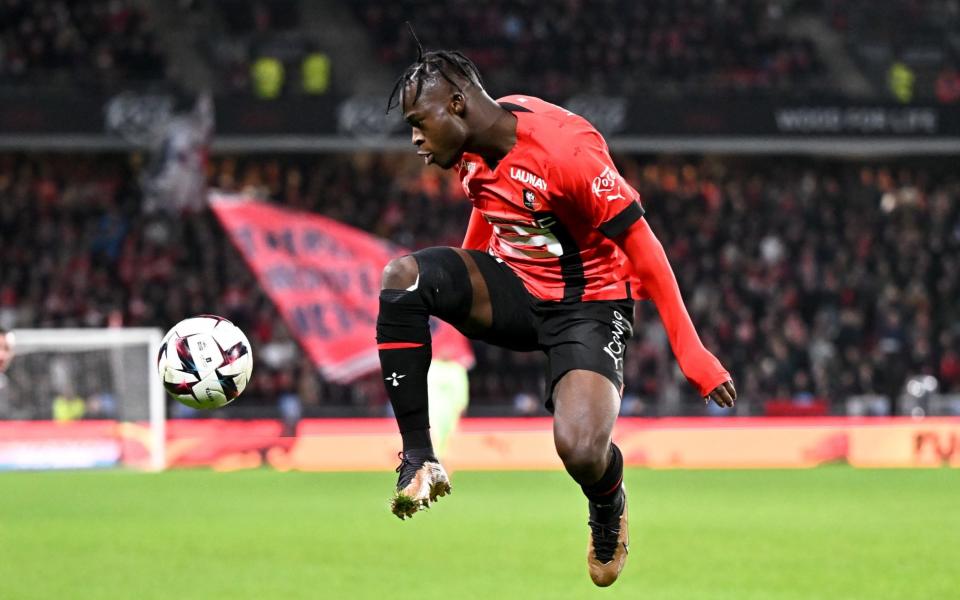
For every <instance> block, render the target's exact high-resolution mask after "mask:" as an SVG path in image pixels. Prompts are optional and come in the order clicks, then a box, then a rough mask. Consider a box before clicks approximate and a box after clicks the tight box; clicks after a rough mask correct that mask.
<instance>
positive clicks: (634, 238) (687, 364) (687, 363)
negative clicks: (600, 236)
mask: <svg viewBox="0 0 960 600" xmlns="http://www.w3.org/2000/svg"><path fill="white" fill-rule="evenodd" d="M614 241H615V242H616V243H617V245H618V246H620V248H622V249H623V251H624V253H625V254H626V255H627V258H628V259H629V260H630V263H631V264H632V265H633V269H634V273H636V275H637V277H638V278H639V279H640V281H641V282H642V283H643V286H644V289H645V290H646V291H647V292H648V293H649V294H650V297H651V298H652V299H653V302H654V303H655V304H656V306H657V311H658V312H659V313H660V320H661V321H663V326H664V328H665V329H666V331H667V336H668V337H669V338H670V346H671V347H672V348H673V353H674V355H675V356H676V357H677V362H678V363H680V369H681V370H682V371H683V374H684V375H685V376H686V377H687V379H688V380H689V381H690V383H692V384H693V385H694V386H695V387H696V388H697V390H698V391H699V392H700V395H701V397H703V398H705V399H710V400H713V401H714V402H716V403H717V404H718V405H719V406H725V407H730V406H733V404H734V401H735V400H736V399H737V391H736V389H735V388H734V386H733V381H732V380H731V378H730V373H728V372H727V370H726V369H724V368H723V365H722V364H720V361H719V360H717V357H715V356H714V355H713V354H711V353H710V351H709V350H707V349H706V348H705V347H704V346H703V343H702V342H701V341H700V336H699V335H697V330H696V328H694V326H693V321H691V320H690V314H689V313H688V312H687V308H686V306H684V304H683V297H682V296H681V295H680V287H679V286H678V285H677V278H676V277H675V276H674V274H673V269H671V268H670V262H669V261H668V260H667V254H666V252H664V250H663V245H662V244H660V240H658V239H657V237H656V236H655V235H654V234H653V231H652V230H651V229H650V225H649V224H648V223H647V221H646V219H643V218H640V219H638V220H637V221H636V222H635V223H634V224H633V225H631V226H630V227H629V228H628V229H627V230H626V231H625V232H623V233H622V234H620V235H619V236H617V237H616V238H615V239H614Z"/></svg>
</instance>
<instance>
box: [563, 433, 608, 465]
mask: <svg viewBox="0 0 960 600" xmlns="http://www.w3.org/2000/svg"><path fill="white" fill-rule="evenodd" d="M554 437H555V439H554V442H555V444H556V448H557V455H559V456H560V460H561V461H563V466H564V467H566V469H567V471H569V472H570V473H573V474H575V475H577V474H580V475H590V474H594V473H599V474H602V473H603V469H604V467H605V466H606V465H605V461H606V459H607V455H608V452H609V448H610V441H609V439H607V438H606V437H605V436H595V435H591V434H589V433H585V432H584V433H576V432H573V431H570V432H567V433H563V432H561V431H558V432H556V434H555V436H554Z"/></svg>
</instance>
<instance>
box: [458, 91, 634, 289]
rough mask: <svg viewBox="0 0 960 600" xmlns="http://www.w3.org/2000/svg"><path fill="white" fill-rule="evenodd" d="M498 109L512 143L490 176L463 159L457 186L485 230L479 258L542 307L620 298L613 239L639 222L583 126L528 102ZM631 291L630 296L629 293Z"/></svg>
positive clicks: (619, 257)
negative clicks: (504, 114)
mask: <svg viewBox="0 0 960 600" xmlns="http://www.w3.org/2000/svg"><path fill="white" fill-rule="evenodd" d="M498 102H499V104H500V105H501V106H502V107H504V108H506V109H507V110H509V111H511V112H513V113H514V114H515V115H516V117H517V143H516V144H515V145H514V147H513V148H512V149H511V150H510V152H508V153H507V155H506V156H504V157H503V159H502V160H501V161H500V162H499V163H498V164H497V165H496V167H495V168H494V169H490V168H489V166H487V165H486V163H485V162H484V161H483V159H482V158H481V157H480V156H478V155H475V154H470V153H465V154H464V155H463V161H462V162H461V164H460V167H459V174H460V180H461V183H462V184H463V189H464V191H465V192H466V194H467V196H468V197H469V198H470V201H471V202H472V203H473V206H474V208H475V209H476V210H477V211H478V212H479V213H480V214H482V215H483V218H484V219H486V221H487V222H488V223H490V224H491V225H492V226H493V235H492V236H491V238H490V242H489V246H488V247H487V251H488V252H489V253H490V254H492V255H494V256H496V257H497V258H499V259H501V260H502V261H503V262H505V263H506V264H507V265H508V266H510V268H512V269H513V271H514V272H516V274H517V275H518V276H519V277H520V279H521V280H522V281H523V283H524V285H525V286H526V287H527V289H528V290H529V291H530V293H531V294H533V295H534V296H536V297H537V298H540V299H541V300H550V301H560V300H566V301H578V300H620V299H624V298H630V297H632V296H633V297H636V295H637V294H636V293H634V294H631V290H630V279H631V266H630V264H629V262H628V260H627V257H626V256H625V255H624V253H623V252H622V251H621V250H620V248H619V247H618V246H617V245H616V244H615V243H614V242H613V241H612V238H614V237H616V236H618V235H620V234H621V233H623V232H624V231H626V230H627V229H628V228H629V227H630V226H631V225H632V224H633V223H634V222H636V221H637V220H638V219H639V218H640V217H642V216H643V208H641V206H640V201H639V200H640V196H639V194H638V193H637V191H636V190H634V189H633V188H632V187H630V185H629V184H628V183H627V182H626V181H624V179H623V178H622V177H621V176H620V174H619V173H618V172H617V168H616V167H615V166H614V164H613V161H612V160H611V158H610V153H609V151H608V149H607V144H606V142H605V141H604V139H603V136H601V135H600V133H599V132H598V131H597V130H596V129H594V127H593V126H592V125H591V124H590V123H589V122H587V120H586V119H584V118H582V117H580V116H578V115H575V114H573V113H571V112H570V111H567V110H565V109H563V108H561V107H559V106H556V105H553V104H550V103H548V102H545V101H543V100H540V99H538V98H532V97H530V96H505V97H503V98H501V99H499V100H498ZM635 292H636V290H635Z"/></svg>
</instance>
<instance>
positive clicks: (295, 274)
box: [211, 198, 473, 383]
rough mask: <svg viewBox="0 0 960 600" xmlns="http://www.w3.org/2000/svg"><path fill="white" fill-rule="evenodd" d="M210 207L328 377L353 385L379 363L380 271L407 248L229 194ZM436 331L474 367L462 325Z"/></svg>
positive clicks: (438, 344) (440, 344)
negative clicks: (378, 315)
mask: <svg viewBox="0 0 960 600" xmlns="http://www.w3.org/2000/svg"><path fill="white" fill-rule="evenodd" d="M211 204H212V207H213V211H214V213H215V214H216V215H217V217H218V218H219V219H220V222H221V223H222V224H223V226H224V228H225V229H226V230H227V232H228V233H229V234H230V238H231V239H232V240H233V242H234V244H236V246H237V247H238V248H239V249H240V252H241V253H242V254H243V257H244V259H245V260H246V261H247V264H249V265H250V268H251V269H252V270H253V272H254V274H256V276H257V278H258V279H259V280H260V284H261V285H262V286H263V289H264V290H265V291H266V292H267V294H268V295H269V296H270V298H271V299H272V300H273V302H274V304H275V305H276V306H277V308H278V309H279V311H280V314H281V315H282V316H283V318H284V320H285V321H286V322H287V325H288V326H289V327H290V331H291V332H292V333H293V335H295V336H297V339H298V340H299V341H300V344H301V345H302V346H303V348H304V350H305V351H306V352H307V354H308V355H309V356H310V358H311V359H312V360H313V362H314V364H316V365H317V367H318V368H319V369H320V370H321V371H322V372H323V375H324V377H326V378H327V379H329V380H331V381H336V382H340V383H348V382H350V381H353V380H354V379H356V378H358V377H361V376H363V375H365V374H367V373H370V372H372V371H375V370H376V369H377V368H378V367H379V365H380V361H379V358H378V356H377V346H376V322H377V310H378V298H379V294H380V275H381V272H382V271H383V267H384V266H385V265H386V264H387V262H388V261H390V259H392V258H395V257H397V256H401V255H403V254H404V253H405V252H406V251H405V250H404V249H403V248H400V247H397V246H394V245H392V244H389V243H388V242H386V241H384V240H381V239H379V238H377V237H374V236H372V235H370V234H368V233H365V232H363V231H361V230H359V229H355V228H353V227H349V226H347V225H344V224H342V223H339V222H337V221H334V220H333V219H328V218H326V217H321V216H317V215H314V214H311V213H306V212H300V211H294V210H287V209H284V208H280V207H277V206H274V205H270V204H264V203H261V202H253V201H240V200H232V199H224V198H214V201H213V202H212V203H211ZM431 330H432V333H433V350H434V354H435V355H438V356H440V355H442V356H444V357H448V358H450V359H452V360H457V361H460V362H462V363H464V364H467V365H471V366H472V364H473V351H472V350H471V349H470V344H469V343H468V342H467V340H466V338H464V337H463V336H462V335H460V333H459V332H458V331H457V330H456V329H454V328H453V327H451V326H450V325H447V324H446V323H441V322H440V321H436V320H434V321H432V322H431Z"/></svg>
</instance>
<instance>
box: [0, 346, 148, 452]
mask: <svg viewBox="0 0 960 600" xmlns="http://www.w3.org/2000/svg"><path fill="white" fill-rule="evenodd" d="M13 333H14V336H15V351H16V355H15V357H14V359H13V362H12V363H11V364H10V367H9V369H8V371H7V373H6V383H5V385H4V386H3V387H4V388H5V389H2V390H0V392H2V393H0V396H4V397H5V399H3V400H2V401H0V425H6V426H7V427H8V430H9V431H12V432H13V437H14V438H20V437H22V438H23V439H22V440H21V441H22V442H23V445H22V446H21V448H20V450H19V454H18V453H17V452H18V451H17V449H16V446H15V444H16V442H11V441H10V439H9V438H10V437H11V436H10V435H8V436H5V437H7V438H8V439H7V440H5V444H6V446H5V447H8V446H9V447H13V448H14V449H13V450H10V448H7V450H9V451H10V452H11V453H12V455H13V457H14V458H12V459H10V460H9V461H7V462H11V463H12V466H9V465H7V466H6V467H5V468H45V467H46V468H70V467H84V466H87V467H89V466H109V465H110V464H111V463H112V464H115V465H119V464H123V465H127V466H134V467H137V468H144V469H147V470H151V471H160V470H163V469H164V467H165V457H166V398H165V396H166V394H165V393H164V391H163V388H162V384H161V382H160V376H159V374H158V373H157V369H156V361H157V355H158V353H159V350H160V341H161V339H162V336H163V333H162V332H161V331H160V330H159V329H153V328H105V329H96V328H90V329H80V328H77V329H15V330H14V331H13ZM50 420H55V421H58V422H67V421H77V422H79V423H81V424H86V425H87V426H88V427H87V429H91V428H98V425H97V423H100V424H101V425H102V427H100V428H99V429H102V430H103V431H106V432H112V434H113V435H114V436H115V438H114V442H113V444H114V445H113V446H110V445H109V437H107V438H106V441H104V442H101V443H100V445H97V444H96V443H95V442H92V441H90V440H89V439H84V440H81V441H77V440H73V441H70V442H64V441H63V440H60V438H59V437H58V436H59V434H57V437H55V439H53V440H50V439H47V440H45V439H43V437H44V434H43V431H44V430H43V429H42V428H43V427H48V429H47V430H46V431H53V432H55V433H56V432H57V429H49V427H50V425H49V421H50ZM88 421H89V423H88ZM30 427H33V428H38V429H40V433H36V434H32V433H30V432H29V429H30ZM61 429H63V430H65V431H69V429H68V428H61ZM18 432H19V434H20V435H18ZM84 435H89V434H84ZM107 435H109V434H107ZM0 437H4V436H0ZM58 444H59V445H58ZM0 468H4V467H3V466H2V465H0Z"/></svg>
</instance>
